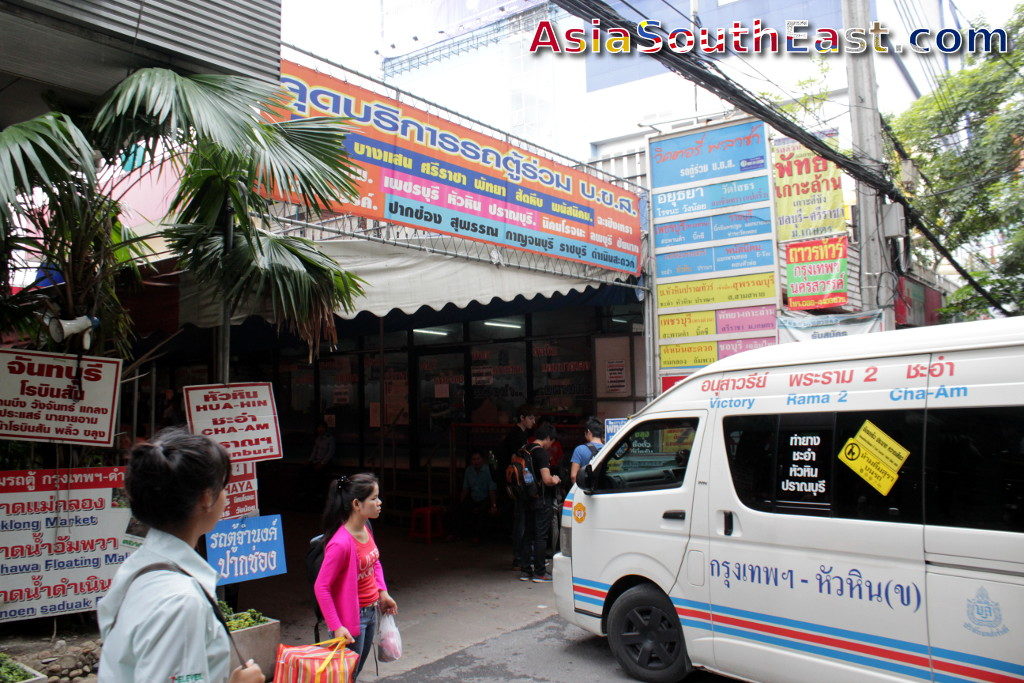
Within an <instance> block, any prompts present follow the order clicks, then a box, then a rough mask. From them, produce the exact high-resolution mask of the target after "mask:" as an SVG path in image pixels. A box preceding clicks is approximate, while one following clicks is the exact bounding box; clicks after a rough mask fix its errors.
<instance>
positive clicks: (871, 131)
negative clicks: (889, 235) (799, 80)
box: [843, 0, 896, 330]
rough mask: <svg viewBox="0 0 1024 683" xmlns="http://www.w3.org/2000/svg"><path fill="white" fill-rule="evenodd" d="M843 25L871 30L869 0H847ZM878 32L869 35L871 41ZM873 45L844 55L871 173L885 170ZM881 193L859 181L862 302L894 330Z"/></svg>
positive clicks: (859, 142) (860, 144)
mask: <svg viewBox="0 0 1024 683" xmlns="http://www.w3.org/2000/svg"><path fill="white" fill-rule="evenodd" d="M843 25H844V26H847V27H849V28H863V29H867V28H868V27H869V25H870V16H869V13H868V0H843ZM877 39H878V37H877V36H871V37H870V39H869V40H870V41H871V42H872V43H873V41H874V40H877ZM873 52H874V45H873V44H870V45H868V47H867V49H866V50H865V51H864V52H862V53H860V54H848V55H847V56H846V77H847V81H848V82H849V93H850V120H851V123H852V128H853V147H854V156H856V157H857V158H859V159H860V160H861V161H862V162H863V163H864V164H865V165H866V166H869V167H870V168H871V169H872V170H873V171H875V172H877V173H881V166H882V164H881V160H882V156H883V152H882V125H881V118H880V117H879V114H878V93H877V87H876V82H875V65H874V61H873V57H874V56H873ZM881 203H882V197H881V196H880V195H879V194H878V192H877V191H876V190H875V189H874V188H872V187H871V186H870V185H868V184H866V183H864V182H863V181H857V216H858V222H857V223H858V229H859V242H860V249H861V280H860V289H861V303H862V306H863V307H864V308H865V309H871V308H881V309H882V329H883V330H893V329H896V320H895V281H894V278H893V271H892V262H891V261H892V259H891V257H890V255H889V243H888V241H887V240H886V237H885V235H884V234H883V231H882V219H881Z"/></svg>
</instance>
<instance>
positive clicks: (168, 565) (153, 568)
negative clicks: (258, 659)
mask: <svg viewBox="0 0 1024 683" xmlns="http://www.w3.org/2000/svg"><path fill="white" fill-rule="evenodd" d="M150 572H177V573H178V574H184V575H185V576H187V577H189V578H190V579H192V580H193V581H195V582H196V584H197V585H198V586H199V592H200V593H202V594H203V597H204V598H206V602H208V603H209V604H210V608H211V609H212V610H213V616H214V617H216V618H217V621H219V622H220V625H221V626H223V627H224V632H225V633H226V634H227V635H228V642H229V643H231V648H232V649H233V650H234V651H235V656H236V657H238V661H239V663H241V665H242V668H245V666H246V663H245V662H246V660H245V659H244V658H243V657H242V653H241V652H239V651H238V645H236V644H235V639H234V638H232V637H231V629H229V628H228V622H227V621H226V620H225V619H224V615H223V614H221V613H220V608H219V607H217V601H216V600H214V599H213V598H212V597H210V594H209V593H207V592H206V589H204V588H203V586H202V584H201V583H199V579H197V578H196V577H194V576H192V574H190V573H188V572H187V571H185V570H184V569H182V568H181V567H179V566H178V565H176V564H174V563H172V562H154V563H153V564H147V565H146V566H145V567H142V568H141V569H139V570H138V571H136V572H135V573H134V574H132V575H131V576H130V577H129V578H128V581H127V583H126V585H125V588H124V593H125V596H126V597H127V595H128V588H129V587H130V586H131V585H132V583H134V582H135V579H137V578H139V577H140V576H142V575H143V574H149V573H150ZM123 606H124V602H123V601H122V602H121V607H123ZM120 613H121V609H120V608H118V610H117V614H115V615H114V620H113V621H112V622H110V630H111V631H113V630H114V624H116V623H117V617H118V615H119V614H120ZM108 633H109V632H108Z"/></svg>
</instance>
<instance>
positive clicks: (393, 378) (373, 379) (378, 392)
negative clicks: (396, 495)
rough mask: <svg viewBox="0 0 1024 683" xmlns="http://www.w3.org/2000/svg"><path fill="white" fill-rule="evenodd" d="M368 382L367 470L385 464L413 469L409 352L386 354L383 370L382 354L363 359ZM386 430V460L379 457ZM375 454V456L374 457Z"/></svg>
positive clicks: (366, 386)
mask: <svg viewBox="0 0 1024 683" xmlns="http://www.w3.org/2000/svg"><path fill="white" fill-rule="evenodd" d="M363 363H364V365H365V373H366V381H365V386H364V393H365V403H364V405H363V408H364V410H365V411H366V421H367V424H368V425H369V429H368V430H367V431H366V438H367V446H369V448H368V449H367V458H366V467H368V468H371V469H372V468H374V467H380V466H383V465H384V464H385V462H386V463H387V464H388V465H389V466H396V467H399V468H403V469H404V468H408V467H409V370H408V355H407V354H406V353H405V352H400V353H385V354H384V364H383V368H382V367H381V357H380V354H367V355H366V356H364V357H363ZM382 428H383V430H384V443H385V453H384V456H385V458H384V459H383V460H382V459H381V458H380V457H379V453H377V452H376V451H379V446H378V448H377V449H376V450H375V449H374V448H373V446H374V445H377V444H379V440H380V436H381V433H380V430H381V429H382ZM371 454H372V455H371Z"/></svg>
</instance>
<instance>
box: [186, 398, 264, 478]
mask: <svg viewBox="0 0 1024 683" xmlns="http://www.w3.org/2000/svg"><path fill="white" fill-rule="evenodd" d="M184 391H185V410H186V412H187V413H188V427H189V429H190V430H191V431H192V433H193V434H202V435H203V436H208V437H210V438H211V439H214V440H216V441H217V442H219V443H220V445H222V446H224V448H226V449H227V451H228V453H229V454H230V455H231V462H233V463H235V462H243V461H256V460H273V459H276V458H280V457H281V454H282V451H281V430H280V427H279V425H278V422H277V404H276V403H274V389H273V387H272V386H271V385H270V383H269V382H244V383H240V384H203V385H196V386H191V387H185V390H184Z"/></svg>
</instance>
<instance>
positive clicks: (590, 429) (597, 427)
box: [569, 417, 604, 484]
mask: <svg viewBox="0 0 1024 683" xmlns="http://www.w3.org/2000/svg"><path fill="white" fill-rule="evenodd" d="M583 438H584V439H586V441H584V442H583V443H581V444H580V445H579V446H577V447H576V449H575V450H573V452H572V459H571V460H570V463H571V464H570V465H569V468H570V469H569V478H570V479H571V480H572V483H573V484H575V483H576V476H577V475H578V474H579V473H580V470H582V469H583V468H584V467H586V466H587V465H589V464H590V461H591V460H593V459H594V456H595V455H597V452H598V451H600V450H601V447H602V446H604V425H603V424H601V421H600V420H598V419H597V418H596V417H591V418H589V419H588V420H587V427H586V431H584V432H583Z"/></svg>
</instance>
